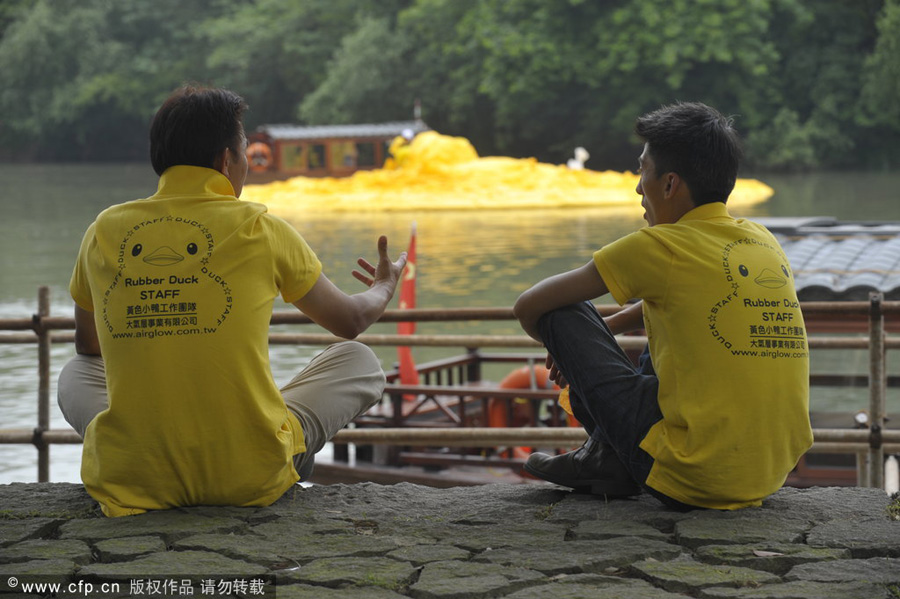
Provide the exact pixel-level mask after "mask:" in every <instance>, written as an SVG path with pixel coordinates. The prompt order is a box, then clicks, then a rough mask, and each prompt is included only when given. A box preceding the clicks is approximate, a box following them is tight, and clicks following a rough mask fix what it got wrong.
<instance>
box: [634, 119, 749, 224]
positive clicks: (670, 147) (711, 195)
mask: <svg viewBox="0 0 900 599" xmlns="http://www.w3.org/2000/svg"><path fill="white" fill-rule="evenodd" d="M733 124H734V120H733V119H732V118H730V117H725V116H723V115H722V114H721V113H720V112H719V111H717V110H716V109H714V108H711V107H709V106H707V105H706V104H701V103H699V102H679V103H676V104H672V105H670V106H663V107H662V108H660V109H658V110H655V111H653V112H650V113H648V114H645V115H644V116H642V117H640V118H639V119H638V120H637V123H636V124H635V127H634V130H635V133H637V134H638V135H639V136H640V137H641V139H643V140H644V141H645V142H647V148H648V151H649V153H650V157H651V158H652V159H653V164H654V166H655V168H656V176H657V177H660V176H662V175H663V174H665V173H670V172H675V173H678V175H679V176H680V177H681V179H682V180H683V181H684V182H685V183H686V184H687V186H688V189H689V190H690V192H691V198H692V199H693V201H694V205H695V206H699V205H701V204H708V203H710V202H723V203H724V202H725V201H727V200H728V196H729V195H730V194H731V191H732V190H733V189H734V182H735V181H736V180H737V172H738V166H739V163H740V160H741V155H742V151H741V142H740V138H739V137H738V134H737V131H735V130H734V127H733Z"/></svg>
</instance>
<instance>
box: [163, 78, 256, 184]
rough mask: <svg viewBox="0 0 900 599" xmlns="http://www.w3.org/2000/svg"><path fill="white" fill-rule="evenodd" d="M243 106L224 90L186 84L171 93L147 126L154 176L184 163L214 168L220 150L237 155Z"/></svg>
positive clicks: (244, 108)
mask: <svg viewBox="0 0 900 599" xmlns="http://www.w3.org/2000/svg"><path fill="white" fill-rule="evenodd" d="M246 109H247V104H246V103H245V102H244V100H243V98H241V97H240V96H239V95H237V94H236V93H234V92H231V91H228V90H226V89H217V88H209V87H199V86H192V85H186V86H184V87H181V88H179V89H177V90H175V91H174V92H173V93H172V95H170V96H169V97H168V98H167V99H166V101H165V102H163V105H162V106H161V107H160V109H159V110H158V111H157V112H156V115H155V116H154V117H153V122H152V123H151V124H150V163H151V164H152V165H153V170H154V171H156V174H157V175H162V174H163V172H165V170H166V169H167V168H169V167H170V166H175V165H178V164H185V165H190V166H205V167H209V168H214V163H215V160H216V158H217V157H218V156H219V155H220V154H221V153H222V150H224V149H225V148H229V149H230V150H231V151H233V152H234V153H235V154H237V153H239V152H241V150H242V148H241V138H242V136H243V133H244V127H243V125H242V124H241V118H242V117H243V114H244V111H245V110H246Z"/></svg>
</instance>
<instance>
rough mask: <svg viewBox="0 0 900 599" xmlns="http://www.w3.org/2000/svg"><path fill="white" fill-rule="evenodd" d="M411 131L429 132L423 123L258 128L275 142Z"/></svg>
mask: <svg viewBox="0 0 900 599" xmlns="http://www.w3.org/2000/svg"><path fill="white" fill-rule="evenodd" d="M407 129H410V130H412V132H413V133H422V132H423V131H429V130H430V127H429V126H428V125H426V124H425V123H424V122H423V121H394V122H390V123H365V124H359V125H286V124H285V125H261V126H259V127H257V128H256V130H257V131H258V132H260V133H265V134H266V135H268V136H269V137H271V138H272V139H275V140H281V139H292V140H293V139H340V138H360V137H376V138H385V139H390V138H392V137H396V136H398V135H401V134H402V133H403V131H405V130H407Z"/></svg>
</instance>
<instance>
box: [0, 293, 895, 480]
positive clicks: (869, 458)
mask: <svg viewBox="0 0 900 599" xmlns="http://www.w3.org/2000/svg"><path fill="white" fill-rule="evenodd" d="M618 309H619V308H618V307H616V306H598V310H599V311H600V312H601V314H603V315H607V314H612V313H614V312H615V311H617V310H618ZM801 309H802V311H803V314H804V319H805V320H806V323H807V329H808V330H811V329H814V328H818V329H819V330H822V329H824V330H831V331H845V330H851V329H854V330H858V329H859V328H860V327H862V326H864V327H865V329H866V330H867V332H868V334H867V335H866V336H862V335H857V336H853V337H837V336H830V337H822V336H810V337H809V348H810V349H868V350H869V356H870V359H869V373H868V376H867V377H853V378H852V380H853V381H855V382H856V383H859V382H860V378H862V379H867V381H866V384H867V385H868V387H869V414H868V423H867V428H866V429H816V430H814V431H813V432H814V437H815V443H814V445H813V448H812V450H811V451H812V452H821V453H855V454H857V456H858V477H859V478H858V482H859V484H861V485H862V486H871V487H879V488H884V468H883V467H882V465H883V464H884V456H885V453H886V452H887V453H900V431H897V430H885V420H886V415H885V405H886V402H885V398H886V388H887V383H888V380H889V379H890V380H892V382H896V383H897V384H900V379H895V378H894V377H888V375H887V372H886V366H885V360H886V352H887V350H888V349H897V348H900V337H891V336H888V331H892V332H896V331H898V330H900V319H895V320H891V321H888V322H887V324H886V320H885V316H886V315H890V316H895V317H896V316H897V315H898V314H900V302H885V301H884V300H883V297H882V295H881V294H878V293H873V294H872V296H871V297H870V300H869V301H868V302H803V303H801ZM511 319H513V313H512V309H511V308H454V309H413V310H388V311H386V312H385V314H384V315H383V316H382V318H381V319H380V320H379V322H408V321H415V322H453V321H481V320H511ZM309 323H311V320H310V319H309V318H308V317H307V316H305V315H303V314H301V313H299V312H276V313H275V314H273V316H272V320H271V324H272V325H283V324H297V325H302V324H309ZM848 323H849V324H850V325H853V324H854V323H855V327H854V326H851V327H850V328H848V327H847V325H848ZM74 326H75V321H74V318H71V317H57V316H51V315H50V298H49V290H48V288H47V287H41V288H40V289H39V290H38V309H37V312H36V313H35V314H34V315H33V316H32V317H31V318H2V319H0V331H10V332H6V333H0V343H12V344H21V343H29V344H30V343H36V344H37V347H38V364H37V376H38V381H39V382H38V392H37V426H36V427H34V428H33V429H0V444H10V443H12V444H31V445H34V446H35V448H36V449H37V452H38V481H40V482H46V481H48V480H49V465H50V455H49V447H50V445H52V444H77V443H81V438H80V437H79V436H78V435H77V433H75V431H73V430H54V429H51V428H50V347H51V345H52V344H56V343H72V342H73V341H74V334H73V333H72V332H71V330H72V329H74ZM357 340H358V341H360V342H361V343H364V344H367V345H370V346H398V345H404V346H420V347H459V348H465V349H467V350H469V351H473V350H476V349H479V348H486V347H507V348H530V349H538V348H540V347H541V345H540V344H539V343H537V342H536V341H534V340H533V339H531V338H529V337H527V336H525V335H384V334H364V335H360V336H359V337H358V338H357ZM337 341H341V339H340V338H338V337H334V336H332V335H328V334H319V333H274V332H273V333H270V343H272V344H286V345H311V346H320V345H328V344H331V343H335V342H337ZM620 344H621V345H622V347H623V348H624V349H626V350H629V349H631V350H639V349H640V348H643V347H644V345H645V344H646V338H645V337H636V336H635V337H630V336H625V337H621V338H620ZM838 378H840V379H846V378H847V377H843V376H841V377H837V376H835V375H817V376H814V377H811V382H813V383H814V384H815V383H817V382H818V383H819V384H834V383H835V381H836V380H837V379H838ZM385 392H386V394H388V395H389V396H391V397H393V398H399V397H400V396H402V395H404V394H416V395H420V396H423V397H426V398H428V397H436V396H438V395H443V396H454V395H455V396H458V397H463V396H466V397H476V398H477V397H485V398H486V397H497V396H502V395H504V394H503V393H501V392H499V391H498V390H497V389H486V388H481V389H479V388H472V387H466V388H461V387H459V386H440V385H419V386H403V385H395V384H389V385H388V386H387V387H386V389H385ZM552 395H553V394H552V393H548V392H547V391H527V390H515V392H514V393H511V394H510V397H512V396H515V397H523V398H525V399H532V400H542V399H547V398H550V397H552ZM584 439H585V433H584V431H583V430H581V429H570V428H563V427H559V428H556V427H548V428H536V427H527V428H507V429H498V428H481V427H479V428H471V427H470V428H461V427H445V428H409V427H380V428H368V429H367V428H356V429H345V430H342V431H340V432H339V433H338V434H337V435H336V436H335V438H334V439H333V442H334V443H336V444H346V443H354V444H364V445H377V444H384V445H431V446H437V447H484V446H496V445H500V446H508V445H538V446H544V447H547V446H557V447H569V446H572V445H577V444H579V443H581V442H582V441H583V440H584Z"/></svg>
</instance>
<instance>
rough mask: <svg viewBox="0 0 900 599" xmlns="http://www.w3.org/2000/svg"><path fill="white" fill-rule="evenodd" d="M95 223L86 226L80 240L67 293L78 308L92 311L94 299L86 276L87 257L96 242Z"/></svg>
mask: <svg viewBox="0 0 900 599" xmlns="http://www.w3.org/2000/svg"><path fill="white" fill-rule="evenodd" d="M95 228H96V223H95V224H92V225H91V226H90V227H88V230H87V231H86V232H85V234H84V238H82V240H81V248H80V249H79V250H78V257H77V258H76V260H75V269H74V270H73V271H72V278H71V279H70V280H69V294H70V295H71V296H72V299H73V300H75V303H76V304H77V305H78V307H79V308H82V309H84V310H87V311H88V312H93V311H94V301H93V296H92V295H91V285H90V278H89V276H88V257H89V254H90V249H91V247H93V246H94V245H95V244H96V238H95V236H94V231H95Z"/></svg>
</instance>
